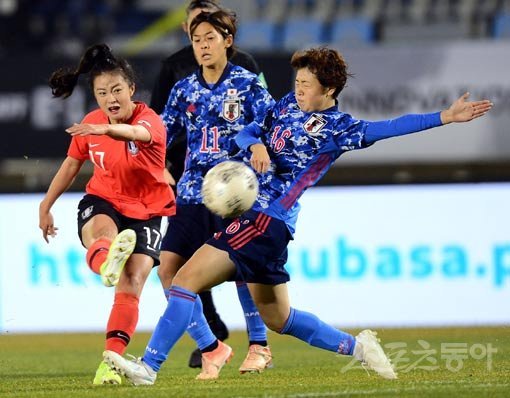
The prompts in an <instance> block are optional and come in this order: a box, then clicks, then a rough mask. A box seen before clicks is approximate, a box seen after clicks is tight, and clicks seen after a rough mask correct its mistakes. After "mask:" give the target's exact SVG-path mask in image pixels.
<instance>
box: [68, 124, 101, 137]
mask: <svg viewBox="0 0 510 398" xmlns="http://www.w3.org/2000/svg"><path fill="white" fill-rule="evenodd" d="M66 132H68V133H69V134H70V135H72V136H73V137H74V136H75V135H79V136H82V137H83V136H86V135H104V134H106V133H107V132H108V125H106V124H88V123H74V124H73V125H72V126H71V127H69V128H67V129H66Z"/></svg>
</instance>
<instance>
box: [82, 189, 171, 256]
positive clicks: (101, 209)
mask: <svg viewBox="0 0 510 398" xmlns="http://www.w3.org/2000/svg"><path fill="white" fill-rule="evenodd" d="M96 214H105V215H107V216H108V217H110V218H111V219H112V220H113V222H114V223H115V225H116V226H117V229H118V230H119V231H123V230H125V229H128V228H129V229H132V230H133V231H135V233H136V246H135V249H134V250H133V253H139V254H146V255H148V256H149V257H152V258H153V259H154V266H158V265H159V252H160V247H161V240H162V239H161V217H159V216H158V217H152V218H149V219H148V220H138V219H136V218H130V217H125V216H123V215H122V214H120V213H119V212H118V211H117V210H115V209H114V208H113V206H112V205H111V203H110V202H108V201H106V200H104V199H102V198H100V197H98V196H95V195H89V194H87V195H85V196H84V197H83V199H82V200H80V203H79V204H78V236H79V237H80V241H81V242H82V244H83V240H82V236H81V230H82V229H83V226H84V225H85V224H86V223H87V222H88V221H89V220H90V219H91V218H92V217H93V216H95V215H96Z"/></svg>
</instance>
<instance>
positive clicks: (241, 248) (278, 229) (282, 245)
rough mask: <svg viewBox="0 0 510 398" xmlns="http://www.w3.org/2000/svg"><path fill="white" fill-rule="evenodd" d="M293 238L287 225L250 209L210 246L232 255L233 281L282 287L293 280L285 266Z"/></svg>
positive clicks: (214, 239)
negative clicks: (234, 269)
mask: <svg viewBox="0 0 510 398" xmlns="http://www.w3.org/2000/svg"><path fill="white" fill-rule="evenodd" d="M291 239H292V235H291V234H290V232H289V230H288V228H287V225H286V224H285V222H283V221H281V220H278V219H276V218H272V217H270V216H268V215H266V214H264V213H259V212H256V211H254V210H249V211H247V212H246V213H244V214H243V215H242V216H241V217H239V218H238V219H236V220H234V221H231V223H230V225H228V226H227V227H226V228H225V229H223V230H222V231H221V232H217V233H216V234H214V237H212V238H211V239H209V240H208V241H207V244H209V245H211V246H214V247H216V248H217V249H220V250H223V251H226V252H227V253H228V254H229V257H230V259H231V260H232V261H233V262H234V264H235V266H236V274H235V277H234V278H233V280H236V281H245V282H251V283H262V284H265V285H279V284H281V283H286V282H288V281H289V280H290V277H289V273H288V272H287V270H286V269H285V263H286V262H287V245H288V244H289V241H290V240H291Z"/></svg>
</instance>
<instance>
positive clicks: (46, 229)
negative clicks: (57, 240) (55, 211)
mask: <svg viewBox="0 0 510 398" xmlns="http://www.w3.org/2000/svg"><path fill="white" fill-rule="evenodd" d="M39 228H41V231H42V234H43V238H44V240H45V241H46V243H50V241H49V239H48V237H49V236H51V237H52V238H54V237H55V236H57V231H58V228H57V227H55V225H54V224H53V215H52V214H51V213H50V212H47V213H40V214H39Z"/></svg>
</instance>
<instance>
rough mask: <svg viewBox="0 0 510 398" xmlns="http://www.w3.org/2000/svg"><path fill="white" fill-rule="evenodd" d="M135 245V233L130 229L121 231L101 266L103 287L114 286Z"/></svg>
mask: <svg viewBox="0 0 510 398" xmlns="http://www.w3.org/2000/svg"><path fill="white" fill-rule="evenodd" d="M135 245H136V233H135V231H133V230H132V229H125V230H124V231H121V232H120V233H119V234H118V235H117V236H116V237H115V239H114V240H113V242H112V244H111V245H110V249H109V250H108V256H107V257H106V261H105V262H104V263H103V264H101V268H100V271H99V272H100V273H101V280H102V281H103V284H104V285H105V286H108V287H111V286H116V285H117V283H119V278H120V274H121V272H122V270H123V269H124V265H126V262H127V260H128V258H129V256H131V253H133V250H134V249H135Z"/></svg>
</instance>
